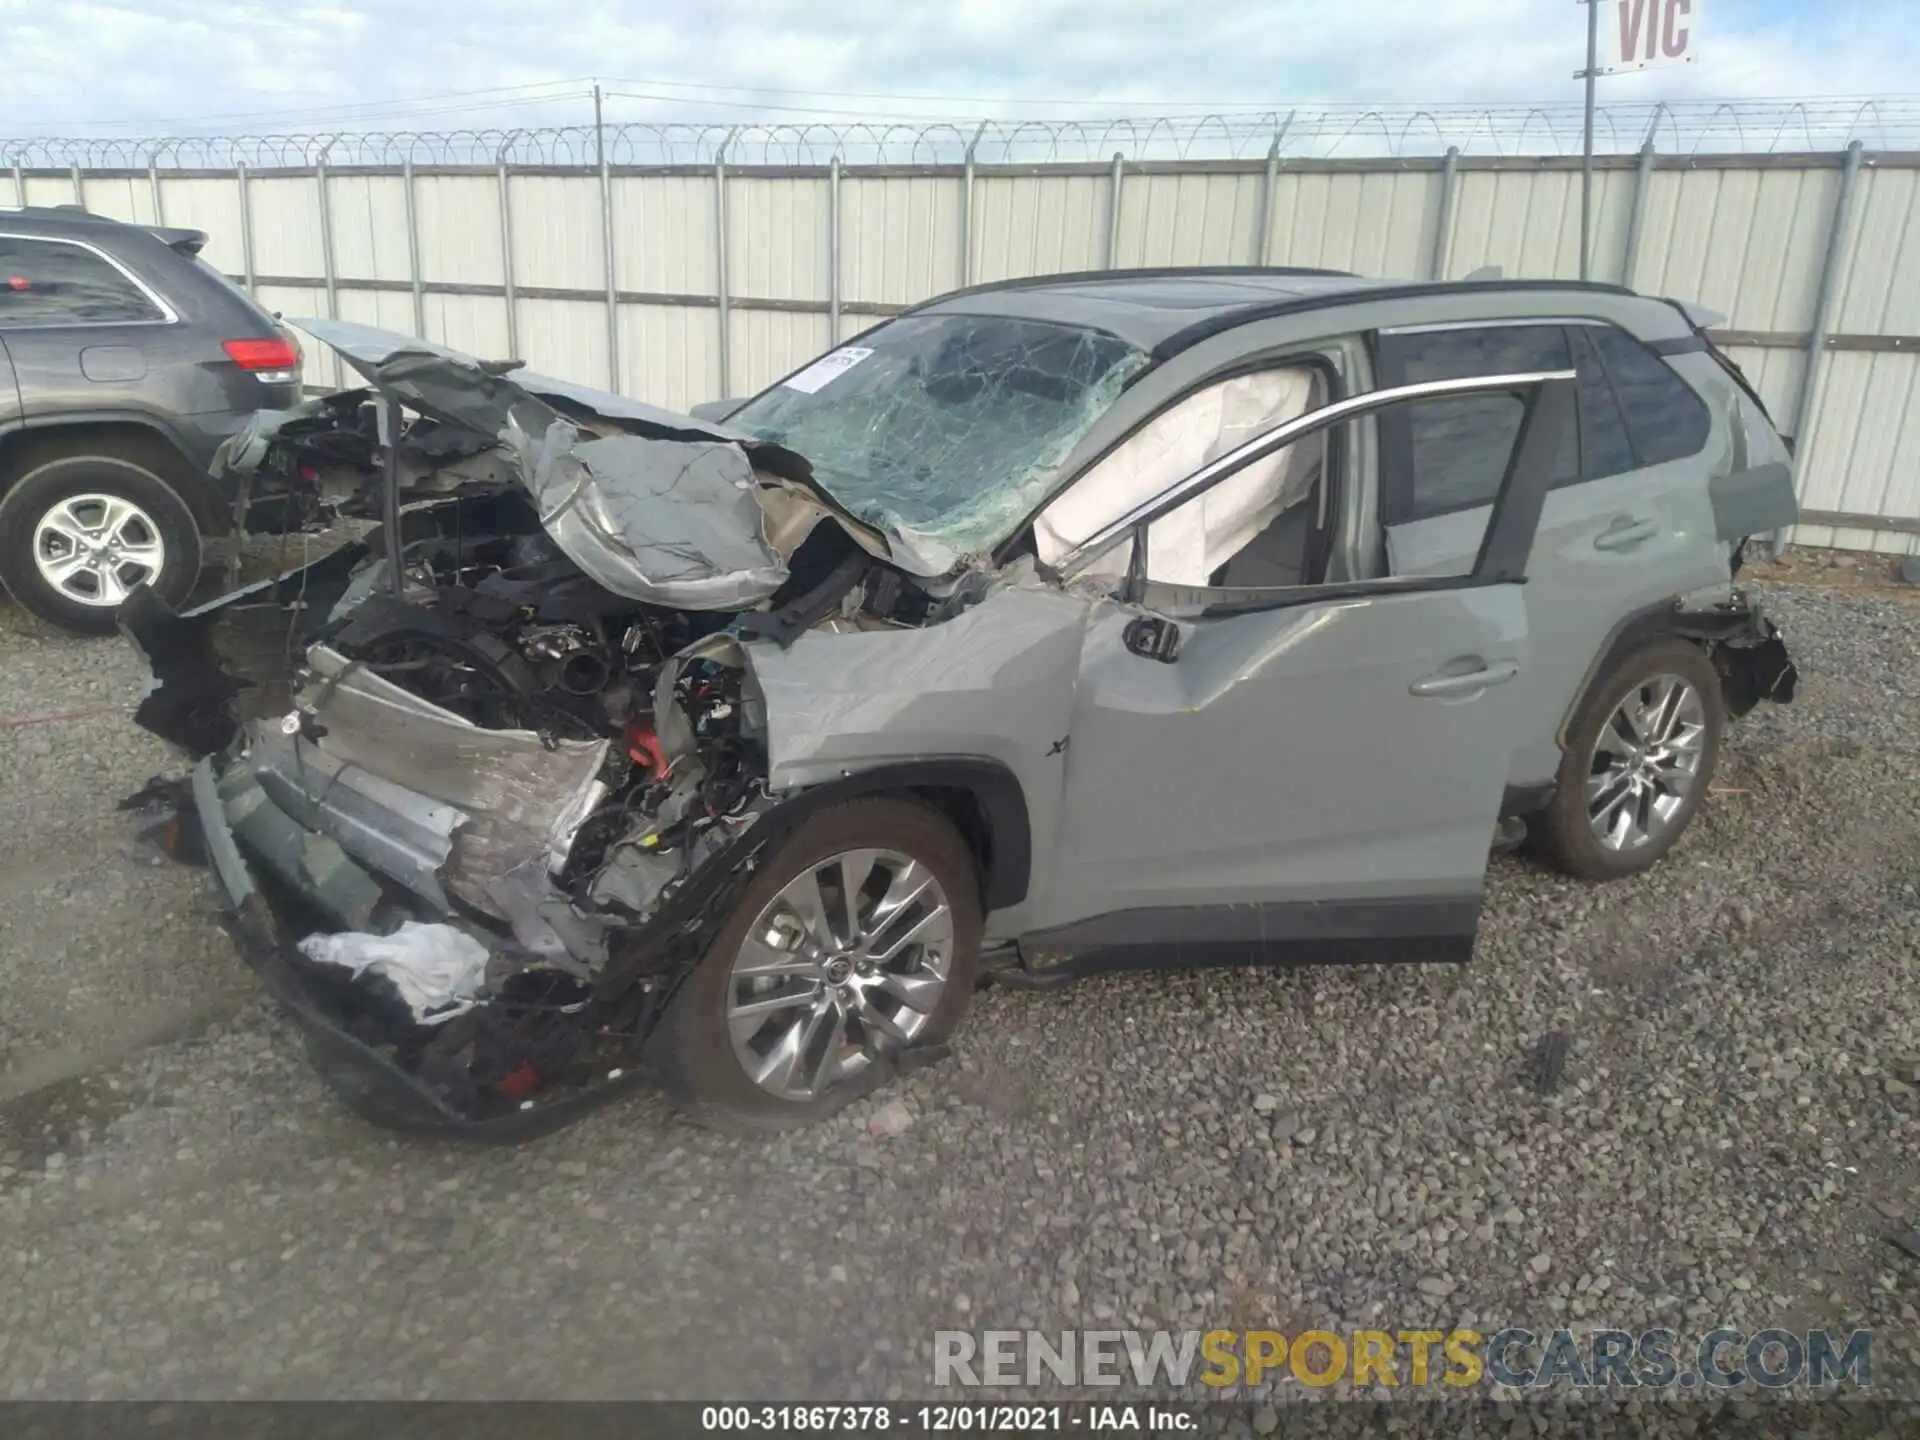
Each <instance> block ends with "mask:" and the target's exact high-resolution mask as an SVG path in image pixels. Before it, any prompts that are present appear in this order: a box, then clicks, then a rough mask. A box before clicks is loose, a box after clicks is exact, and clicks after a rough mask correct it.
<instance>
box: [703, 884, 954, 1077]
mask: <svg viewBox="0 0 1920 1440" xmlns="http://www.w3.org/2000/svg"><path fill="white" fill-rule="evenodd" d="M952 962H953V911H952V909H951V907H950V906H949V905H948V903H947V896H946V892H945V891H944V890H943V889H942V888H941V886H940V882H939V881H938V880H937V879H936V878H935V877H934V874H933V872H932V871H931V870H929V869H928V868H927V867H926V866H925V865H923V864H921V863H920V862H919V861H918V860H915V859H914V858H913V857H912V856H910V855H905V854H902V853H901V852H899V851H897V850H845V851H842V852H840V853H839V854H837V855H830V856H828V857H827V858H826V859H824V860H820V861H818V862H816V863H815V864H813V865H811V866H809V867H808V868H807V869H805V870H803V871H802V872H801V873H800V874H798V875H796V876H794V878H793V879H791V880H789V881H788V882H787V883H786V885H785V886H784V887H782V889H781V891H780V893H779V894H778V895H775V896H774V897H773V899H771V900H769V901H768V902H767V904H766V905H765V906H764V907H763V908H762V909H761V911H760V913H759V915H757V916H756V917H754V921H753V925H752V926H751V927H750V928H749V929H748V931H747V937H746V939H745V940H743V941H742V942H741V943H740V951H739V954H738V955H736V956H735V957H734V961H733V971H732V973H731V975H729V977H728V980H727V1030H728V1032H729V1033H730V1035H731V1036H732V1038H733V1053H734V1056H735V1058H737V1059H738V1060H739V1062H740V1065H741V1067H742V1068H743V1069H744V1070H745V1071H746V1072H747V1077H748V1078H749V1079H750V1080H752V1081H753V1083H754V1084H755V1085H757V1086H759V1087H760V1088H761V1089H762V1090H765V1091H766V1092H767V1093H769V1094H771V1095H776V1096H778V1097H780V1098H781V1099H783V1100H792V1101H807V1100H814V1099H817V1098H819V1097H820V1096H821V1095H824V1094H825V1093H826V1092H827V1091H828V1090H829V1089H831V1088H832V1087H833V1086H834V1085H835V1084H837V1083H838V1082H840V1081H842V1080H845V1079H847V1078H848V1077H849V1076H852V1075H856V1074H858V1073H859V1072H860V1071H862V1070H864V1069H865V1068H866V1067H867V1066H868V1065H869V1064H871V1063H872V1061H873V1057H874V1055H875V1054H876V1053H877V1052H878V1051H879V1050H881V1049H882V1048H897V1047H899V1046H902V1045H905V1044H907V1043H908V1042H909V1041H911V1040H912V1039H913V1038H914V1037H915V1036H917V1035H918V1034H919V1033H920V1032H921V1031H922V1030H924V1029H925V1028H926V1026H927V1022H928V1021H929V1020H930V1019H931V1018H932V1016H933V1012H934V1011H935V1010H936V1009H937V1008H938V1007H939V1005H940V1001H941V998H942V997H943V996H944V995H945V993H946V988H947V975H948V971H949V968H950V967H951V965H952Z"/></svg>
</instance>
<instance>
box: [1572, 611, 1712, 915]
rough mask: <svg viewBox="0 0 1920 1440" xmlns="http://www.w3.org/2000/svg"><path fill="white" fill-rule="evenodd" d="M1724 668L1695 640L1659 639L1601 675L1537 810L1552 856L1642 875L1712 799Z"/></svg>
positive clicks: (1590, 869) (1588, 872)
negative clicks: (1546, 799)
mask: <svg viewBox="0 0 1920 1440" xmlns="http://www.w3.org/2000/svg"><path fill="white" fill-rule="evenodd" d="M1726 714H1727V712H1726V704H1725V701H1724V700H1723V698H1722V696H1721V692H1720V675H1719V672H1718V671H1716V670H1715V669H1714V667H1713V662H1712V661H1711V660H1709V659H1708V658H1707V655H1706V653H1705V652H1704V651H1703V650H1701V648H1700V647H1699V646H1698V645H1695V644H1693V643H1692V642H1691V641H1688V640H1681V639H1677V638H1676V639H1666V640H1658V641H1655V642H1654V643H1652V644H1650V645H1647V646H1644V647H1642V648H1641V649H1639V650H1636V651H1634V652H1633V653H1632V654H1630V655H1627V656H1626V657H1624V658H1623V659H1621V660H1619V661H1616V662H1615V663H1614V664H1613V665H1611V666H1609V667H1608V669H1607V670H1606V671H1605V672H1604V673H1603V674H1602V675H1601V676H1600V678H1599V679H1598V680H1596V681H1595V682H1594V685H1593V687H1592V689H1591V690H1590V691H1589V692H1588V694H1587V698H1586V699H1585V701H1583V702H1582V704H1581V707H1580V711H1579V713H1578V715H1577V716H1576V717H1575V720H1574V724H1573V729H1572V731H1571V732H1570V733H1569V735H1568V737H1567V748H1566V755H1565V757H1564V759H1563V760H1562V761H1561V765H1560V775H1559V779H1558V780H1557V782H1556V784H1555V788H1554V796H1553V800H1552V801H1551V803H1549V804H1548V806H1547V808H1546V810H1545V811H1544V812H1543V813H1542V815H1541V816H1540V830H1541V841H1542V844H1543V846H1544V848H1545V850H1546V853H1547V857H1548V858H1549V859H1550V860H1551V861H1552V862H1553V863H1554V864H1555V865H1556V866H1557V867H1558V868H1559V869H1561V870H1564V871H1565V872H1566V873H1567V874H1569V875H1575V876H1578V877H1580V878H1582V879H1587V880H1618V879H1621V878H1623V877H1625V876H1628V875H1636V874H1638V873H1639V872H1641V871H1642V870H1646V869H1648V868H1649V867H1651V866H1652V865H1653V864H1654V863H1655V862H1657V861H1658V860H1659V859H1660V858H1661V856H1663V855H1665V854H1666V853H1667V851H1669V850H1671V849H1672V848H1673V845H1674V842H1675V841H1677V840H1678V839H1679V838H1680V833H1681V831H1683V830H1685V829H1686V828H1687V823H1688V822H1689V821H1690V820H1692V819H1693V816H1694V812H1695V811H1697V810H1698V809H1699V808H1700V804H1701V802H1702V801H1703V800H1704V799H1705V798H1706V793H1707V785H1708V784H1709V783H1710V782H1711V780H1712V778H1713V768H1714V763H1715V761H1716V760H1718V758H1719V755H1720V737H1721V733H1722V732H1723V731H1724V729H1725V728H1726Z"/></svg>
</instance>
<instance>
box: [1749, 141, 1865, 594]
mask: <svg viewBox="0 0 1920 1440" xmlns="http://www.w3.org/2000/svg"><path fill="white" fill-rule="evenodd" d="M1864 153H1865V152H1864V147H1863V146H1862V145H1861V144H1860V142H1859V141H1858V140H1856V141H1854V142H1853V143H1852V144H1851V145H1849V146H1847V160H1846V165H1845V166H1844V167H1843V168H1842V170H1841V171H1840V193H1839V194H1838V195H1837V196H1835V197H1834V201H1833V224H1832V226H1831V227H1830V228H1829V229H1828V231H1827V253H1826V256H1825V258H1824V259H1823V260H1822V261H1821V262H1820V288H1819V289H1818V290H1817V291H1815V292H1814V302H1813V333H1812V334H1811V335H1809V336H1808V337H1807V368H1806V369H1805V370H1804V371H1803V372H1802V373H1801V376H1800V393H1799V395H1798V396H1796V397H1795V399H1794V404H1793V458H1794V461H1795V466H1796V469H1797V470H1798V471H1799V473H1800V474H1801V475H1805V473H1806V467H1807V461H1808V459H1809V458H1810V457H1811V456H1812V454H1813V416H1814V402H1815V399H1816V397H1817V396H1818V394H1819V389H1820V376H1821V372H1822V371H1823V370H1824V369H1825V368H1826V354H1827V336H1828V334H1829V333H1831V331H1832V329H1833V311H1834V301H1835V299H1836V298H1837V297H1836V294H1835V292H1836V291H1837V290H1838V289H1839V285H1838V281H1839V278H1840V266H1841V263H1842V261H1843V260H1844V259H1845V256H1846V253H1847V242H1848V240H1849V239H1850V238H1851V236H1852V231H1853V192H1854V188H1855V185H1856V183H1857V182H1858V180H1859V179H1860V161H1861V158H1862V156H1863V154H1864ZM1782 538H1783V532H1781V531H1778V530H1776V531H1775V532H1774V533H1773V534H1772V535H1771V536H1769V537H1768V541H1767V548H1768V549H1770V550H1771V551H1772V552H1773V553H1774V554H1775V555H1776V556H1777V555H1779V553H1780V548H1781V542H1782Z"/></svg>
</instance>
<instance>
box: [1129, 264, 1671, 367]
mask: <svg viewBox="0 0 1920 1440" xmlns="http://www.w3.org/2000/svg"><path fill="white" fill-rule="evenodd" d="M1334 273H1338V272H1334ZM1525 290H1546V291H1551V292H1555V293H1572V294H1588V295H1628V296H1632V297H1633V298H1634V299H1636V300H1639V299H1645V298H1646V297H1645V296H1643V295H1641V294H1640V292H1639V291H1637V290H1629V289H1628V288H1627V287H1626V286H1624V285H1608V284H1604V283H1602V282H1600V281H1594V280H1441V281H1435V280H1425V281H1410V282H1408V283H1407V284H1404V285H1371V286H1367V287H1366V288H1364V289H1355V290H1336V291H1331V292H1329V293H1327V294H1325V295H1301V296H1298V297H1296V298H1295V299H1292V300H1275V301H1272V302H1270V303H1268V304H1264V305H1247V306H1243V307H1241V308H1239V309H1235V310H1227V311H1223V312H1222V313H1220V314H1217V315H1209V316H1208V317H1207V318H1206V319H1204V320H1196V321H1195V322H1194V323H1193V324H1191V325H1189V326H1188V327H1187V328H1186V329H1184V330H1181V331H1178V332H1176V333H1175V334H1172V335H1169V336H1168V337H1167V338H1166V339H1164V340H1162V341H1161V342H1160V343H1159V344H1158V345H1156V346H1154V348H1153V358H1154V359H1155V360H1170V359H1172V358H1173V357H1174V356H1175V355H1178V354H1179V353H1180V352H1181V351H1183V350H1190V349H1192V348H1193V347H1194V346H1195V345H1198V344H1199V343H1200V342H1201V341H1202V340H1211V339H1212V338H1213V337H1214V336H1216V335H1223V334H1225V333H1226V332H1227V331H1229V330H1238V329H1239V328H1240V327H1241V326H1242V325H1251V324H1253V323H1254V322H1255V321H1258V320H1271V319H1273V318H1275V317H1276V316H1280V315H1298V314H1303V313H1305V312H1307V311H1309V310H1328V309H1332V308H1334V307H1335V306H1340V305H1366V304H1371V303H1372V302H1373V301H1375V300H1408V299H1413V298H1415V297H1418V296H1422V295H1485V294H1488V293H1490V292H1494V293H1512V292H1514V291H1525Z"/></svg>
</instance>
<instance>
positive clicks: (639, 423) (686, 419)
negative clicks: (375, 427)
mask: <svg viewBox="0 0 1920 1440" xmlns="http://www.w3.org/2000/svg"><path fill="white" fill-rule="evenodd" d="M288 323H289V324H292V325H297V326H298V327H299V328H300V329H302V330H304V331H306V332H307V333H308V334H309V335H311V336H313V337H314V338H315V339H316V340H318V341H320V342H321V343H322V344H324V345H326V346H328V347H330V348H331V349H333V350H335V351H337V352H338V353H339V355H340V358H341V359H342V360H344V361H346V362H347V363H348V365H350V366H351V367H352V368H353V369H354V370H355V371H357V372H358V373H359V374H361V375H362V376H364V377H366V378H367V379H368V380H371V381H379V380H380V379H382V378H383V376H382V367H383V366H385V365H386V364H387V363H388V362H389V361H391V360H393V359H394V358H395V357H397V356H401V355H422V356H433V357H437V358H438V359H440V360H443V361H448V362H451V363H452V364H453V365H455V366H457V367H460V368H463V369H466V370H469V371H472V372H477V373H479V372H486V371H487V370H489V369H492V370H494V371H498V372H500V373H508V372H509V371H510V373H511V374H512V376H513V380H512V382H511V383H512V384H513V385H514V386H515V387H516V388H517V389H520V390H522V391H525V392H526V393H527V394H529V395H532V396H537V397H538V398H540V399H542V400H545V401H548V402H549V403H551V404H554V405H556V406H557V407H559V408H560V409H564V410H567V411H570V412H582V411H584V412H586V413H587V414H589V415H593V416H597V417H599V418H601V419H604V420H607V421H609V422H611V423H612V424H614V425H615V426H617V427H618V428H621V429H632V430H635V431H636V432H638V433H642V434H647V433H651V434H656V435H658V436H660V437H662V438H668V439H708V440H739V439H741V438H743V435H742V432H740V431H737V430H732V429H729V428H728V427H726V426H723V425H717V424H714V423H712V422H710V421H704V420H697V419H694V418H692V417H690V416H686V415H679V414H675V413H674V412H673V411H671V410H662V409H660V408H659V407H658V406H654V405H647V404H643V403H642V402H640V401H638V400H630V399H628V398H627V397H626V396H624V395H615V394H613V393H612V392H611V391H607V390H596V389H594V388H593V387H592V386H590V385H576V384H574V383H573V382H572V381H570V380H557V379H555V378H554V377H553V376H551V375H540V374H536V373H535V372H533V371H531V370H523V369H520V368H518V366H517V365H509V366H507V367H501V366H493V367H489V366H487V365H486V364H485V363H484V362H482V361H481V360H479V359H477V358H475V357H474V356H471V355H467V354H464V353H462V352H461V351H458V350H454V349H452V348H450V347H448V346H445V345H436V344H434V343H433V342H431V341H429V340H422V339H419V338H418V337H416V336H412V335H402V334H399V333H398V332H396V331H392V330H382V329H379V328H378V327H376V326H372V325H358V324H355V323H354V322H352V321H350V320H327V319H318V318H312V319H298V320H292V321H289V322H288ZM496 429H497V427H496ZM488 433H490V434H491V433H494V432H488Z"/></svg>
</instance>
